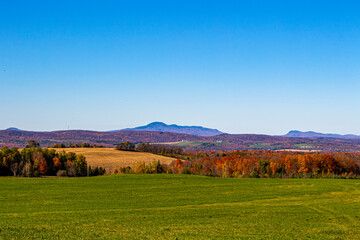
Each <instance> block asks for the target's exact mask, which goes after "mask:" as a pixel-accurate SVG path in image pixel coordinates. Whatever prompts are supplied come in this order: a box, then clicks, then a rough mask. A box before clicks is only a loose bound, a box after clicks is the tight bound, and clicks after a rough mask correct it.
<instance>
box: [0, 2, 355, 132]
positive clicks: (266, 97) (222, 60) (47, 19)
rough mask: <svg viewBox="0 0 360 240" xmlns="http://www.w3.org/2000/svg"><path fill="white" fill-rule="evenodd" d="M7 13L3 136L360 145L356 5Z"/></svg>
mask: <svg viewBox="0 0 360 240" xmlns="http://www.w3.org/2000/svg"><path fill="white" fill-rule="evenodd" d="M0 4H1V6H0V70H1V71H0V89H1V91H0V103H1V115H0V129H4V128H8V127H10V126H15V127H18V128H21V129H26V130H60V129H67V128H68V126H70V129H90V130H112V129H122V128H125V127H134V126H139V125H144V124H147V123H149V122H152V121H163V122H166V123H176V124H180V125H202V126H207V127H212V128H218V129H219V130H222V131H225V132H230V133H264V134H284V133H286V132H287V131H289V130H291V129H298V130H314V131H320V132H334V133H354V134H360V124H359V119H360V91H359V90H360V14H359V12H360V3H359V2H358V1H331V0H328V1H320V0H319V1H194V0H193V1H184V0H182V1H64V0H63V1H16V0H14V1H0Z"/></svg>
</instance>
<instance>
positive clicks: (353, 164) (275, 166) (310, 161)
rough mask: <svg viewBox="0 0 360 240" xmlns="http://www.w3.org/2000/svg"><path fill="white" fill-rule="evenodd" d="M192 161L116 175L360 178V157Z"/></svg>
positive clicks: (241, 156) (242, 155)
mask: <svg viewBox="0 0 360 240" xmlns="http://www.w3.org/2000/svg"><path fill="white" fill-rule="evenodd" d="M185 154H186V156H187V158H188V159H189V160H180V159H177V160H175V161H173V162H172V163H171V164H170V165H163V164H160V162H158V161H155V162H152V163H150V164H145V163H140V164H138V165H135V166H133V167H130V166H129V167H123V168H120V169H119V170H118V171H116V173H125V174H126V173H172V174H195V175H204V176H214V177H233V178H241V177H255V178H260V177H261V178H324V177H327V178H359V177H360V167H359V163H360V154H359V153H299V152H275V151H265V150H259V151H256V150H254V151H253V150H244V151H231V152H223V151H219V152H201V151H200V152H185ZM155 170H156V171H155Z"/></svg>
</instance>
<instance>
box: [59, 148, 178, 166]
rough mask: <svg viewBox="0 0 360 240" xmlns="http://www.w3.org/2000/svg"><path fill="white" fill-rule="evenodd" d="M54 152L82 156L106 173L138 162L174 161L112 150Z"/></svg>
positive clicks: (69, 149)
mask: <svg viewBox="0 0 360 240" xmlns="http://www.w3.org/2000/svg"><path fill="white" fill-rule="evenodd" d="M55 150H56V151H65V152H73V153H76V154H83V155H84V156H85V157H86V160H87V161H88V162H89V164H90V166H91V167H105V168H106V171H107V172H109V170H110V171H111V172H114V170H115V169H119V167H126V166H134V165H136V164H137V163H139V162H145V163H150V162H151V161H153V160H160V162H161V163H164V164H170V163H171V162H172V161H174V160H176V159H174V158H170V157H164V156H159V155H155V154H152V153H144V152H130V151H119V150H116V149H114V148H55Z"/></svg>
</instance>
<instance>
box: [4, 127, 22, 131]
mask: <svg viewBox="0 0 360 240" xmlns="http://www.w3.org/2000/svg"><path fill="white" fill-rule="evenodd" d="M5 130H13V131H22V130H21V129H18V128H16V127H9V128H7V129H5Z"/></svg>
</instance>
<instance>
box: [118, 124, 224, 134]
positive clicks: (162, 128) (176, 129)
mask: <svg viewBox="0 0 360 240" xmlns="http://www.w3.org/2000/svg"><path fill="white" fill-rule="evenodd" d="M118 131H149V132H170V133H182V134H190V135H195V136H201V137H212V136H217V135H220V134H224V133H223V132H220V131H219V130H217V129H211V128H205V127H201V126H179V125H176V124H171V125H167V124H165V123H163V122H152V123H150V124H148V125H146V126H141V127H135V128H126V129H122V130H118ZM113 132H114V131H113Z"/></svg>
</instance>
